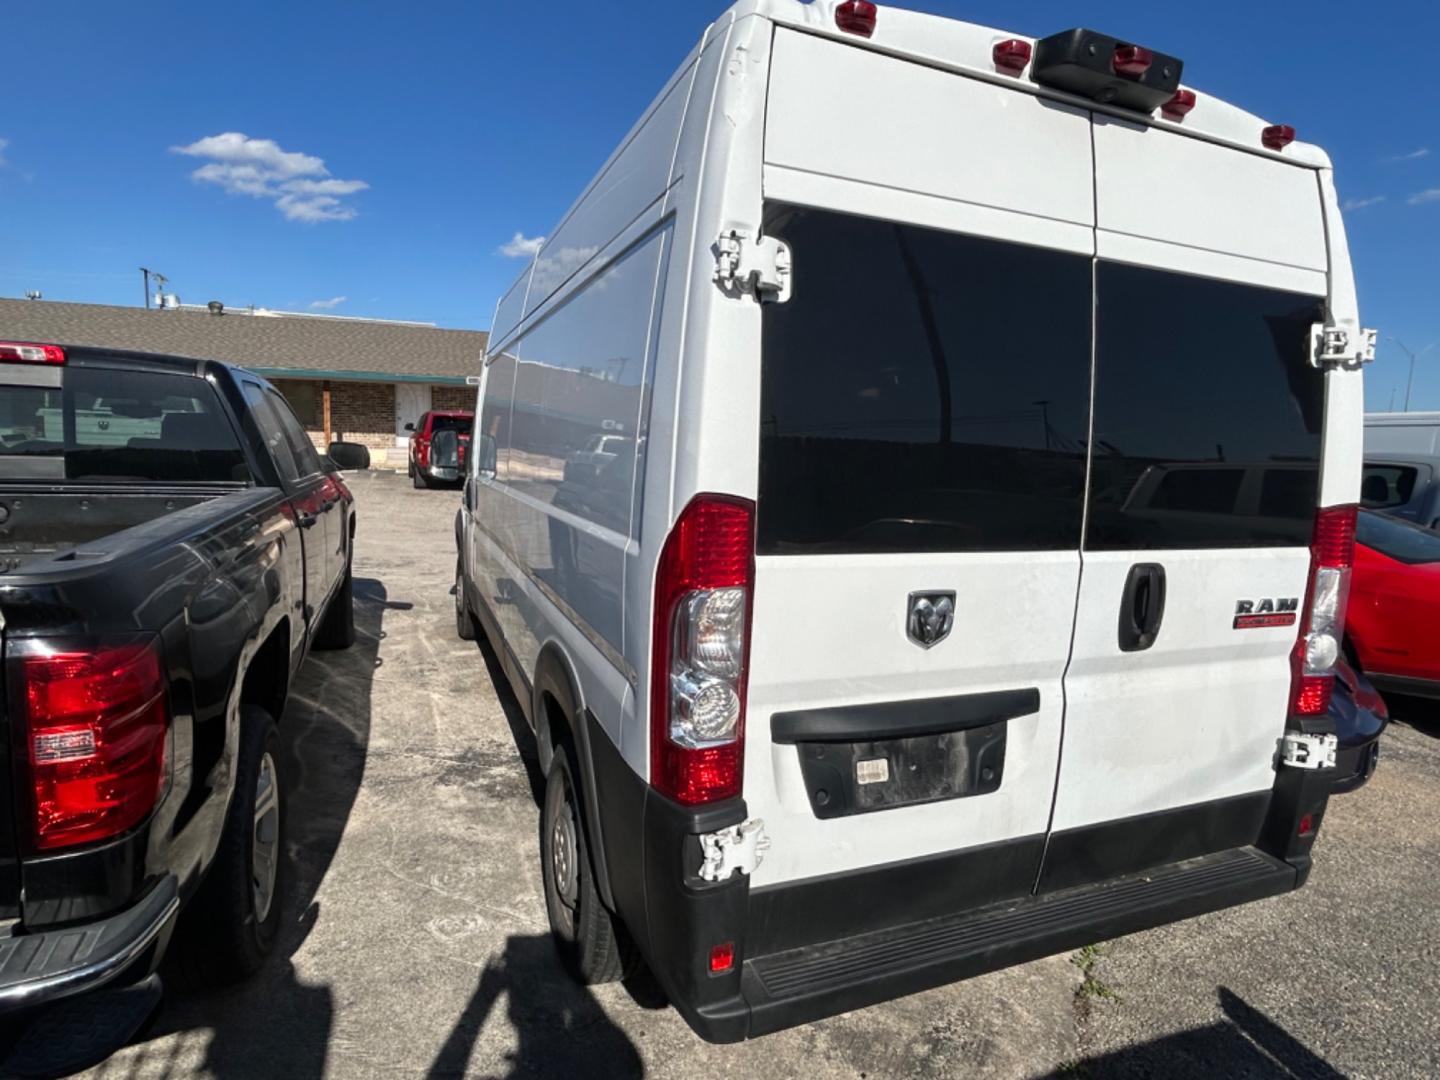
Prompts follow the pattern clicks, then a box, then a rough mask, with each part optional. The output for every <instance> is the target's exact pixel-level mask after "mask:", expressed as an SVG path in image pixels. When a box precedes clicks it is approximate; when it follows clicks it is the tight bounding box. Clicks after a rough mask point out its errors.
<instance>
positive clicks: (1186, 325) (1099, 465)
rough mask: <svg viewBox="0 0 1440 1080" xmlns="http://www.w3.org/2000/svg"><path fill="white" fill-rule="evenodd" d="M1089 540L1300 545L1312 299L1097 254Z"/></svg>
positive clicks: (1311, 479) (1125, 545) (1316, 406)
mask: <svg viewBox="0 0 1440 1080" xmlns="http://www.w3.org/2000/svg"><path fill="white" fill-rule="evenodd" d="M1096 283H1097V312H1098V315H1097V325H1096V386H1095V433H1094V463H1093V470H1092V478H1091V487H1090V498H1091V503H1090V521H1089V526H1088V530H1087V535H1086V544H1085V546H1086V547H1088V548H1092V549H1096V550H1111V551H1113V550H1124V549H1130V548H1151V549H1154V548H1216V547H1266V546H1288V545H1304V544H1307V543H1309V538H1310V532H1311V529H1312V527H1313V523H1314V517H1315V505H1316V495H1317V489H1318V485H1319V464H1320V432H1321V419H1322V413H1323V409H1324V394H1325V383H1324V376H1323V375H1322V373H1321V372H1320V371H1318V370H1317V369H1315V368H1313V367H1311V366H1310V363H1309V360H1308V358H1307V355H1306V350H1307V347H1308V342H1309V327H1310V324H1311V323H1312V322H1315V321H1317V320H1319V319H1320V318H1321V314H1322V313H1321V309H1320V301H1319V300H1318V299H1317V298H1315V297H1313V296H1305V295H1300V294H1296V293H1289V292H1281V291H1277V290H1274V289H1263V288H1258V287H1256V286H1251V285H1242V284H1236V283H1233V282H1224V281H1214V280H1210V279H1208V278H1199V277H1191V276H1188V275H1184V274H1175V273H1167V272H1163V271H1159V270H1151V269H1146V268H1143V267H1135V266H1125V265H1120V264H1116V263H1105V262H1102V263H1100V265H1099V266H1098V268H1097V277H1096Z"/></svg>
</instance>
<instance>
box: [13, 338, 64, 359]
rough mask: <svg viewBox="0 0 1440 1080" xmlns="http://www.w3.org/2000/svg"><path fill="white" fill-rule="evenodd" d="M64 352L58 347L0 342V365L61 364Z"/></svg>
mask: <svg viewBox="0 0 1440 1080" xmlns="http://www.w3.org/2000/svg"><path fill="white" fill-rule="evenodd" d="M63 363H65V350H64V349H62V348H61V347H60V346H59V345H37V344H34V343H32V342H28V341H0V364H63Z"/></svg>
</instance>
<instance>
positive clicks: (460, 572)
mask: <svg viewBox="0 0 1440 1080" xmlns="http://www.w3.org/2000/svg"><path fill="white" fill-rule="evenodd" d="M455 636H456V637H458V638H459V639H460V640H461V641H474V640H475V616H473V615H471V614H470V604H469V602H468V601H466V599H465V564H464V563H463V562H461V561H460V560H459V559H456V560H455Z"/></svg>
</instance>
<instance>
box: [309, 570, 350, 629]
mask: <svg viewBox="0 0 1440 1080" xmlns="http://www.w3.org/2000/svg"><path fill="white" fill-rule="evenodd" d="M353 644H355V581H354V578H353V576H352V574H351V566H350V561H349V560H348V559H347V560H346V562H345V576H344V577H343V578H341V579H340V587H339V588H338V589H336V590H335V595H334V596H333V597H331V598H330V607H329V608H328V609H326V611H325V618H324V619H322V620H321V622H320V628H319V629H318V630H316V631H315V648H317V649H348V648H349V647H350V646H351V645H353Z"/></svg>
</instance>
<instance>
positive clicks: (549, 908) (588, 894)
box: [540, 739, 639, 985]
mask: <svg viewBox="0 0 1440 1080" xmlns="http://www.w3.org/2000/svg"><path fill="white" fill-rule="evenodd" d="M577 776H579V771H578V769H577V768H576V766H575V750H574V746H573V745H572V744H571V743H570V741H569V740H568V739H567V740H564V741H562V742H561V744H560V746H559V747H558V748H557V750H556V754H555V758H554V760H553V761H552V762H551V763H550V773H549V775H548V777H547V779H546V782H545V802H544V804H543V806H542V809H541V812H540V869H541V873H542V875H543V877H544V882H545V910H546V912H547V913H548V914H549V916H550V931H551V933H552V934H553V935H554V939H555V947H556V949H557V950H559V953H560V958H561V960H563V961H564V963H565V966H566V967H567V968H568V969H569V971H570V974H571V975H573V976H574V977H575V978H576V979H577V980H578V981H580V982H581V983H584V984H587V985H592V984H595V983H606V982H615V981H616V980H617V979H623V978H625V977H626V976H627V975H630V974H633V973H634V971H635V970H636V968H637V967H638V966H639V964H638V960H639V950H638V949H637V948H636V947H635V943H634V941H633V940H632V939H631V937H630V934H629V932H628V931H627V930H626V929H625V925H624V924H623V923H622V922H620V920H619V919H618V918H617V917H616V916H614V915H612V914H611V913H610V912H609V910H607V909H606V907H605V905H604V903H602V902H601V900H600V893H599V892H598V891H597V890H596V888H595V871H594V864H593V863H591V861H590V846H589V844H587V843H586V841H585V825H584V822H585V809H584V806H583V805H582V803H581V794H580V785H579V784H578V783H577V782H576V777H577Z"/></svg>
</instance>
